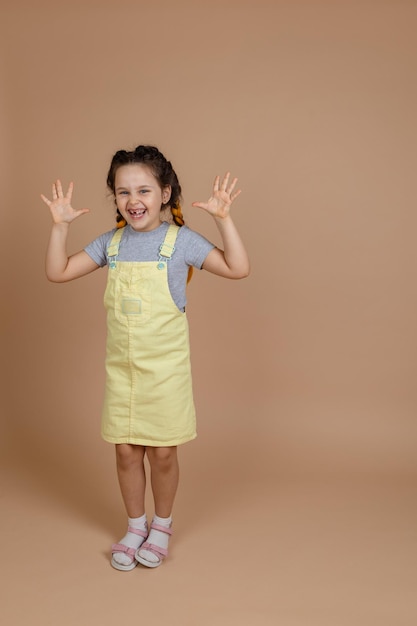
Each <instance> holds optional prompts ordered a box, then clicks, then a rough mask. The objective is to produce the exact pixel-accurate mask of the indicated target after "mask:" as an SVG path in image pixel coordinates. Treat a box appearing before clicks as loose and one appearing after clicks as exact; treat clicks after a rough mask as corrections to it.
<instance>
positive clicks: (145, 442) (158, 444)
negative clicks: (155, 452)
mask: <svg viewBox="0 0 417 626" xmlns="http://www.w3.org/2000/svg"><path fill="white" fill-rule="evenodd" d="M101 436H102V438H103V439H104V441H107V443H130V444H133V445H135V446H147V447H149V448H168V447H170V446H180V445H181V444H183V443H187V442H188V441H192V440H193V439H195V438H196V437H197V433H195V434H194V435H188V436H187V437H184V438H182V439H172V440H170V441H155V440H152V441H151V440H149V439H141V438H140V437H111V436H109V435H105V434H104V433H101Z"/></svg>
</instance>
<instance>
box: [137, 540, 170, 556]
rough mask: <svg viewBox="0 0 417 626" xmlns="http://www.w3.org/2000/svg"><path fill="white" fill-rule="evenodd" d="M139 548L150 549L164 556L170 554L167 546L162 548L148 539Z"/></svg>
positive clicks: (157, 554)
mask: <svg viewBox="0 0 417 626" xmlns="http://www.w3.org/2000/svg"><path fill="white" fill-rule="evenodd" d="M139 550H148V551H149V552H153V553H154V554H156V556H158V557H162V558H164V556H167V555H168V550H166V549H165V548H161V547H160V546H156V545H155V544H153V543H148V542H147V541H145V543H143V544H142V545H141V547H140V548H139Z"/></svg>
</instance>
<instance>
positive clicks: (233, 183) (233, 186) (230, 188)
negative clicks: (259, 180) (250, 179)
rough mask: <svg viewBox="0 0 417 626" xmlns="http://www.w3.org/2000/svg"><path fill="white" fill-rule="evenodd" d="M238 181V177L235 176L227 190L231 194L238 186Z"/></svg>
mask: <svg viewBox="0 0 417 626" xmlns="http://www.w3.org/2000/svg"><path fill="white" fill-rule="evenodd" d="M236 183H237V178H234V179H233V180H232V182H231V185H230V187H229V190H228V192H227V193H228V194H229V195H230V194H231V193H232V191H233V189H234V188H235V187H236Z"/></svg>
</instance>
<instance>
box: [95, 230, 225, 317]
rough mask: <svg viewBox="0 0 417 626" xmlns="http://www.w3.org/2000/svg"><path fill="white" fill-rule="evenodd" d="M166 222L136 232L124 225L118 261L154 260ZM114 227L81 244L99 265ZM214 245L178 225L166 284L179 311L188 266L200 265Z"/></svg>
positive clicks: (103, 264) (105, 259)
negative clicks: (88, 242) (85, 243)
mask: <svg viewBox="0 0 417 626" xmlns="http://www.w3.org/2000/svg"><path fill="white" fill-rule="evenodd" d="M168 226H169V224H168V223H167V222H163V223H162V224H161V226H159V227H158V228H155V229H154V230H150V231H146V232H138V231H135V230H133V228H131V227H130V226H126V227H125V229H124V231H123V236H122V240H121V242H120V248H119V256H118V257H117V259H118V261H157V260H158V258H159V247H160V245H161V244H162V243H163V241H164V239H165V235H166V232H167V230H168ZM115 231H116V229H115V228H114V229H113V230H110V231H108V232H107V233H104V234H103V235H100V236H99V237H97V239H94V241H92V242H91V243H90V244H88V246H86V247H85V248H84V249H85V251H86V252H87V254H88V255H89V256H90V257H91V258H92V259H93V261H94V262H95V263H97V265H99V266H100V267H104V266H105V265H107V254H106V252H107V248H108V246H109V244H110V242H111V239H112V237H113V234H114V233H115ZM214 247H215V246H214V245H213V244H212V243H210V241H208V240H207V239H206V238H205V237H203V236H202V235H200V234H199V233H196V232H195V231H193V230H191V229H190V228H188V227H187V226H181V228H180V229H179V231H178V236H177V240H176V242H175V251H174V254H173V255H172V257H171V259H170V260H169V262H168V285H169V289H170V292H171V295H172V299H173V300H174V302H175V304H176V305H177V307H178V308H179V309H180V311H183V310H184V309H185V305H186V303H187V300H186V295H185V287H186V283H187V276H188V268H189V266H190V265H193V266H194V267H196V268H197V269H201V266H202V265H203V263H204V261H205V259H206V257H207V255H208V253H209V252H210V251H211V250H213V248H214Z"/></svg>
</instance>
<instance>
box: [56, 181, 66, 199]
mask: <svg viewBox="0 0 417 626" xmlns="http://www.w3.org/2000/svg"><path fill="white" fill-rule="evenodd" d="M56 192H57V194H58V198H63V197H64V193H63V191H62V183H61V181H60V180H57V181H56Z"/></svg>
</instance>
